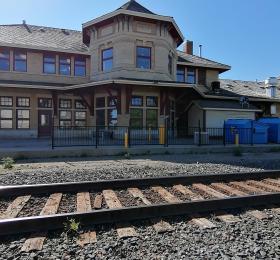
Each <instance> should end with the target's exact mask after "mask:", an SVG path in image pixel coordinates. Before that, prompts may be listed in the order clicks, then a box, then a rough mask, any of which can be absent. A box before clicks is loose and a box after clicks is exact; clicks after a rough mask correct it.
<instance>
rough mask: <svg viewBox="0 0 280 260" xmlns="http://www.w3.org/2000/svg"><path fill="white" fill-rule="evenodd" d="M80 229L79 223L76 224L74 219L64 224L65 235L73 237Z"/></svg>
mask: <svg viewBox="0 0 280 260" xmlns="http://www.w3.org/2000/svg"><path fill="white" fill-rule="evenodd" d="M79 228H80V222H77V221H76V220H75V219H73V218H72V219H70V220H68V221H67V222H66V223H64V229H65V233H66V235H67V236H68V235H70V236H75V235H77V234H78V231H79Z"/></svg>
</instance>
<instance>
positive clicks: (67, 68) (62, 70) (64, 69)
mask: <svg viewBox="0 0 280 260" xmlns="http://www.w3.org/2000/svg"><path fill="white" fill-rule="evenodd" d="M59 74H61V75H67V76H69V75H71V58H70V57H59Z"/></svg>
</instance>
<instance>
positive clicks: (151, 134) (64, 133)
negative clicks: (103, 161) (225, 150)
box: [52, 126, 260, 148]
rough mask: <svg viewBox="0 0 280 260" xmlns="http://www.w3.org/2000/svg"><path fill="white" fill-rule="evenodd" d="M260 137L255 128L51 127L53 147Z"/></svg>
mask: <svg viewBox="0 0 280 260" xmlns="http://www.w3.org/2000/svg"><path fill="white" fill-rule="evenodd" d="M259 139H260V138H257V137H256V133H255V130H254V128H239V129H236V128H201V127H181V128H168V127H157V128H133V127H126V126H86V127H76V126H71V127H69V126H67V127H61V126H54V127H53V130H52V147H71V146H93V147H96V148H97V147H104V146H125V145H127V146H128V147H130V146H137V145H162V146H169V145H197V146H202V145H230V144H231V145H232V144H240V145H242V144H246V145H248V144H250V145H253V144H254V143H256V140H259Z"/></svg>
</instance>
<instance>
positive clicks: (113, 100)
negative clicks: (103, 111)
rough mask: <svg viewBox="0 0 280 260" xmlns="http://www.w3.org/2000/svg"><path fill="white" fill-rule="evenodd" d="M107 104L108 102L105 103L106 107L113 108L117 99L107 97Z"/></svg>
mask: <svg viewBox="0 0 280 260" xmlns="http://www.w3.org/2000/svg"><path fill="white" fill-rule="evenodd" d="M107 102H108V103H107V106H108V107H115V106H116V105H117V102H118V98H117V97H108V100H107Z"/></svg>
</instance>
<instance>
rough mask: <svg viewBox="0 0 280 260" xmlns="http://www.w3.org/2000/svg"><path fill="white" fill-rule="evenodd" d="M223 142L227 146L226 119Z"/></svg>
mask: <svg viewBox="0 0 280 260" xmlns="http://www.w3.org/2000/svg"><path fill="white" fill-rule="evenodd" d="M223 144H224V146H226V124H225V121H224V128H223Z"/></svg>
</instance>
